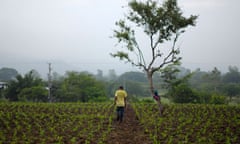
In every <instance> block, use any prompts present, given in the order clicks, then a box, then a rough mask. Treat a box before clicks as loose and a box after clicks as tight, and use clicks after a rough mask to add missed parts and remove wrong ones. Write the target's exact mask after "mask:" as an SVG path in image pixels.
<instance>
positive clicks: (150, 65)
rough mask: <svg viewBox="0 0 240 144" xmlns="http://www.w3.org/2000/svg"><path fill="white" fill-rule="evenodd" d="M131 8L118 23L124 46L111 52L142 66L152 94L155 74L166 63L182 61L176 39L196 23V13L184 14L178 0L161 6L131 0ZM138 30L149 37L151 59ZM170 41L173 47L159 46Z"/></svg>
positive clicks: (172, 0) (168, 0) (120, 41)
mask: <svg viewBox="0 0 240 144" xmlns="http://www.w3.org/2000/svg"><path fill="white" fill-rule="evenodd" d="M128 7H129V13H128V14H127V15H125V19H124V20H122V19H120V20H119V21H118V22H116V26H117V27H118V29H116V30H114V34H113V37H114V38H116V39H117V40H118V43H119V44H121V45H122V47H121V48H122V49H121V50H119V51H117V52H116V53H112V54H111V55H112V56H113V57H117V58H119V59H120V60H123V61H126V62H128V63H130V64H132V65H133V66H136V67H139V68H141V69H143V70H144V71H145V72H146V74H147V78H148V81H149V85H150V87H149V88H150V91H151V92H152V93H153V90H154V87H153V80H152V79H153V78H152V76H153V74H154V73H155V72H156V71H158V70H160V69H162V68H163V67H164V66H166V65H169V64H178V63H179V62H180V60H181V57H179V56H178V55H179V53H180V50H179V48H176V42H177V40H178V37H179V36H180V35H181V34H182V33H184V32H185V28H187V27H188V26H195V24H196V19H197V16H193V15H191V16H190V17H184V16H183V13H182V11H181V9H180V7H179V6H178V4H177V0H166V1H164V2H163V4H162V5H159V3H158V2H157V1H153V0H148V1H144V2H142V1H136V0H131V1H130V2H129V3H128ZM141 30H142V31H141ZM138 32H142V33H143V34H145V36H146V37H148V38H149V39H147V40H146V43H148V45H149V47H148V49H149V54H150V56H151V57H150V58H149V57H148V58H149V59H146V57H145V56H144V53H143V50H142V49H143V48H142V46H141V45H140V42H138V41H137V36H138V34H137V33H138ZM169 41H170V42H172V46H170V47H168V48H166V47H164V49H160V48H161V45H162V44H163V43H165V42H169ZM144 49H145V47H144Z"/></svg>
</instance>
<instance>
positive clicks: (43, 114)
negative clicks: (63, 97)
mask: <svg viewBox="0 0 240 144" xmlns="http://www.w3.org/2000/svg"><path fill="white" fill-rule="evenodd" d="M112 109H113V107H112V106H111V104H110V103H51V104H50V103H0V110H1V112H0V122H1V124H0V129H1V131H0V143H26V144H27V143H59V144H60V143H61V144H62V143H81V144H84V143H87V142H88V143H104V141H105V140H106V138H107V136H108V134H109V133H110V131H111V127H112V126H111V124H112V119H113V115H114V113H113V110H112Z"/></svg>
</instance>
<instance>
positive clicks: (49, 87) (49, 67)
mask: <svg viewBox="0 0 240 144" xmlns="http://www.w3.org/2000/svg"><path fill="white" fill-rule="evenodd" d="M51 72H52V67H51V63H48V99H49V102H50V103H51V102H52V97H51V89H52V75H51Z"/></svg>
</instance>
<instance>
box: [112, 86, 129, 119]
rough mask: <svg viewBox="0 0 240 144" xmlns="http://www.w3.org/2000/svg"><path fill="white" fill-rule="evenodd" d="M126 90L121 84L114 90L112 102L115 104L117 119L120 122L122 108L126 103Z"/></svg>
mask: <svg viewBox="0 0 240 144" xmlns="http://www.w3.org/2000/svg"><path fill="white" fill-rule="evenodd" d="M126 98H127V92H126V91H125V90H124V89H123V86H120V87H119V89H118V90H117V91H116V92H115V100H114V103H115V105H116V106H117V121H119V122H122V120H123V114H124V109H125V108H126V105H127V103H126V102H127V99H126Z"/></svg>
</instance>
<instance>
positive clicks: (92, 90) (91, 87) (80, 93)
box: [58, 72, 107, 102]
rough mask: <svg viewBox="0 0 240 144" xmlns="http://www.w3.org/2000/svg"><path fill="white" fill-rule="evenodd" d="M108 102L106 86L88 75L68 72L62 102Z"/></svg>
mask: <svg viewBox="0 0 240 144" xmlns="http://www.w3.org/2000/svg"><path fill="white" fill-rule="evenodd" d="M100 98H101V99H104V98H105V100H106V98H107V97H106V92H105V88H104V84H103V83H101V82H99V81H97V80H95V79H94V77H93V76H92V75H90V74H88V73H79V72H68V73H67V77H66V78H65V79H64V81H63V83H62V85H61V95H59V96H58V99H59V100H60V101H68V102H75V101H81V102H88V101H90V100H93V99H100Z"/></svg>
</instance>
